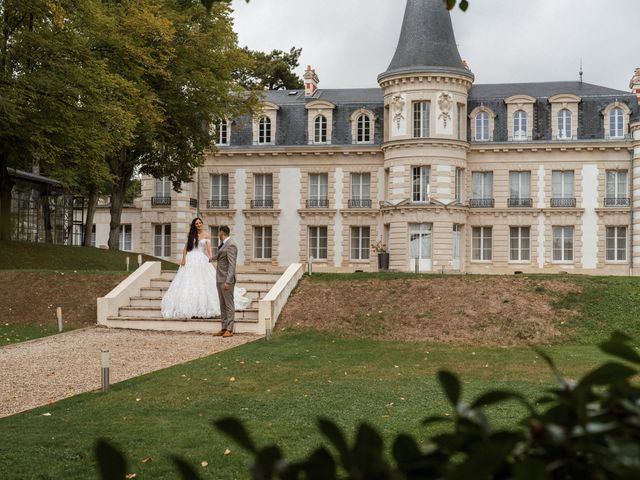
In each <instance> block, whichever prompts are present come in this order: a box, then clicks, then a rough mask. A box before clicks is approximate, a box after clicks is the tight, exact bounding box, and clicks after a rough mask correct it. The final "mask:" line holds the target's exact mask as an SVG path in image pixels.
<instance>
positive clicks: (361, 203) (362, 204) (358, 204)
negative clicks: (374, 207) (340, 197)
mask: <svg viewBox="0 0 640 480" xmlns="http://www.w3.org/2000/svg"><path fill="white" fill-rule="evenodd" d="M349 208H371V199H364V198H352V199H351V200H349Z"/></svg>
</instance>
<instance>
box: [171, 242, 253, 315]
mask: <svg viewBox="0 0 640 480" xmlns="http://www.w3.org/2000/svg"><path fill="white" fill-rule="evenodd" d="M208 242H209V240H208V239H202V240H200V241H199V242H198V247H197V248H194V249H193V250H191V251H190V252H187V256H186V259H185V265H184V266H180V268H179V269H178V273H176V276H175V278H174V279H173V281H172V282H171V285H170V286H169V290H167V293H165V294H164V297H163V298H162V304H161V309H162V316H163V317H164V318H173V319H189V318H193V317H198V318H214V317H218V316H220V300H219V299H218V291H217V289H216V269H215V268H214V266H213V265H212V264H211V263H210V262H209V258H208V257H207V253H206V251H207V243H208ZM246 293H247V291H246V290H245V289H244V288H237V287H236V288H235V291H234V301H235V307H236V310H246V309H247V308H248V307H249V305H251V299H250V298H247V297H246V296H245V295H246Z"/></svg>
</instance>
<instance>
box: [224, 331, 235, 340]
mask: <svg viewBox="0 0 640 480" xmlns="http://www.w3.org/2000/svg"><path fill="white" fill-rule="evenodd" d="M222 337H223V338H229V337H233V332H230V331H229V330H227V331H225V332H224V333H223V334H222Z"/></svg>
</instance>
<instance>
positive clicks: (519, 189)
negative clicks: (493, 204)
mask: <svg viewBox="0 0 640 480" xmlns="http://www.w3.org/2000/svg"><path fill="white" fill-rule="evenodd" d="M509 198H513V199H518V200H529V199H531V172H530V171H511V172H509Z"/></svg>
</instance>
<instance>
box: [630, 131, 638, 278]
mask: <svg viewBox="0 0 640 480" xmlns="http://www.w3.org/2000/svg"><path fill="white" fill-rule="evenodd" d="M631 135H632V136H633V143H632V148H633V158H632V160H631V164H632V165H633V169H632V170H633V171H632V178H633V180H632V184H631V202H632V207H633V208H632V211H631V219H632V220H631V224H632V229H631V274H632V275H640V122H636V123H633V124H632V125H631Z"/></svg>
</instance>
